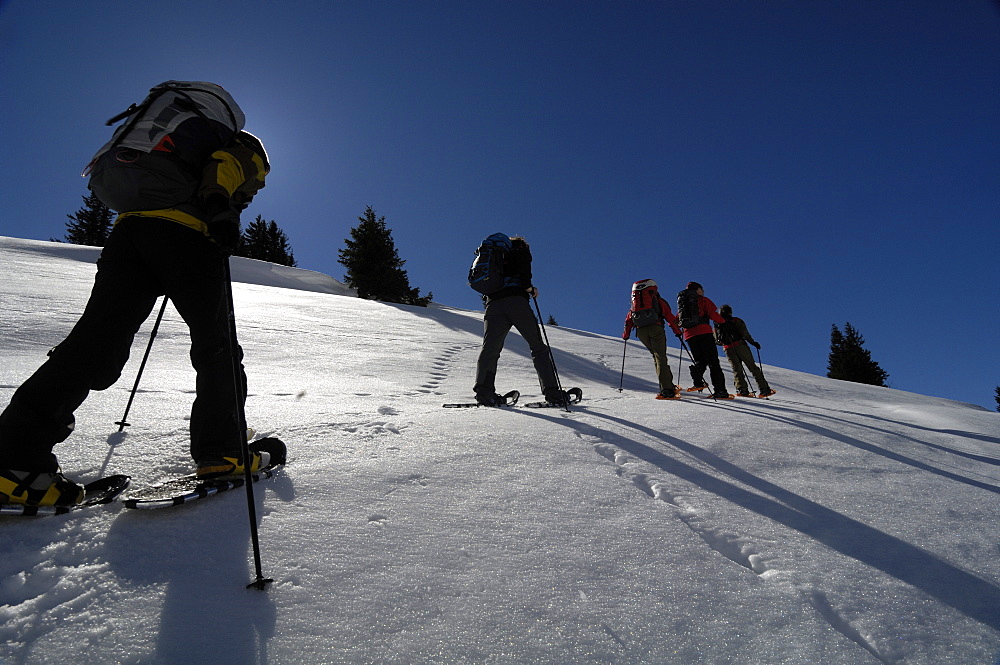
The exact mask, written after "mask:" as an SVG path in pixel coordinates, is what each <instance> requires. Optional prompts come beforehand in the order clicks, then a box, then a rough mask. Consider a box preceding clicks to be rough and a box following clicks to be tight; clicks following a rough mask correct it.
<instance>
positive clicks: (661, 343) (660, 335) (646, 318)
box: [622, 279, 681, 399]
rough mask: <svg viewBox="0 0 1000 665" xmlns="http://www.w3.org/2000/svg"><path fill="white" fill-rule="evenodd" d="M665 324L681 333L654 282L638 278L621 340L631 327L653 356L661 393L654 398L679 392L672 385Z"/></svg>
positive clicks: (676, 396) (663, 397)
mask: <svg viewBox="0 0 1000 665" xmlns="http://www.w3.org/2000/svg"><path fill="white" fill-rule="evenodd" d="M665 325H669V326H670V329H671V330H673V331H674V334H675V335H677V336H678V337H680V336H681V329H680V328H678V327H677V318H676V317H674V313H673V312H671V311H670V305H668V304H667V302H666V301H665V300H663V298H661V297H660V294H659V291H658V290H657V287H656V282H654V281H653V280H651V279H641V280H639V281H638V282H636V283H635V284H633V285H632V307H631V308H630V309H629V311H628V314H626V315H625V332H624V333H622V339H628V338H629V337H630V336H631V335H632V329H633V328H634V329H635V334H636V337H638V338H639V341H640V342H642V344H643V346H645V347H646V348H647V349H648V350H649V352H650V353H651V354H652V355H653V365H654V366H655V367H656V380H657V382H658V383H659V384H660V392H659V393H658V394H657V395H656V399H679V398H680V391H679V390H678V389H677V386H676V385H674V375H673V373H672V372H671V371H670V363H669V362H668V361H667V335H666V330H665Z"/></svg>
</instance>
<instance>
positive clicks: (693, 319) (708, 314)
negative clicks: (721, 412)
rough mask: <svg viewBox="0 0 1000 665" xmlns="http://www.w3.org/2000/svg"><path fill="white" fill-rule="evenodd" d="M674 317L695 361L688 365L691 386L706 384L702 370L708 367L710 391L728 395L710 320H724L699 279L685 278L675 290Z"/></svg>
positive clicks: (726, 397) (725, 397) (697, 387)
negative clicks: (678, 290)
mask: <svg viewBox="0 0 1000 665" xmlns="http://www.w3.org/2000/svg"><path fill="white" fill-rule="evenodd" d="M677 319H678V322H679V323H680V326H681V328H683V329H684V341H685V342H687V345H688V348H689V349H690V350H691V357H692V358H694V364H693V365H691V378H692V380H694V386H692V388H691V389H690V390H700V389H704V388H707V387H708V384H707V383H705V370H706V369H708V373H709V377H710V378H711V380H712V388H713V391H714V392H713V395H714V396H715V397H716V398H717V399H728V398H729V390H728V389H727V388H726V375H725V374H723V373H722V365H721V364H720V363H719V352H718V351H717V350H716V347H715V331H714V330H713V329H712V325H711V323H710V321H715V322H716V323H724V322H725V319H723V318H722V317H721V316H720V315H719V313H718V311H716V307H715V303H713V302H712V301H711V300H709V299H708V298H706V297H705V290H704V289H703V288H702V286H701V284H699V283H698V282H688V285H687V288H686V289H685V290H684V291H681V292H680V293H678V294H677Z"/></svg>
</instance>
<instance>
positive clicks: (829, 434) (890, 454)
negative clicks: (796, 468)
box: [737, 403, 1000, 494]
mask: <svg viewBox="0 0 1000 665" xmlns="http://www.w3.org/2000/svg"><path fill="white" fill-rule="evenodd" d="M737 408H738V410H741V411H743V412H744V413H746V414H747V415H752V416H756V417H758V418H764V419H765V420H773V421H775V422H779V423H782V424H785V425H794V426H795V427H801V428H802V429H804V430H806V431H808V432H812V433H813V434H817V435H819V436H821V437H825V438H828V439H832V440H834V441H839V442H841V443H845V444H847V445H849V446H853V447H855V448H860V449H861V450H866V451H868V452H870V453H874V454H876V455H880V456H882V457H885V458H888V459H891V460H893V461H895V462H899V463H901V464H906V465H908V466H912V467H914V468H916V469H920V470H921V471H927V472H929V473H933V474H935V475H938V476H942V477H944V478H947V479H949V480H954V481H957V482H960V483H965V484H966V485H971V486H972V487H978V488H979V489H984V490H986V491H987V492H993V493H995V494H1000V487H997V486H996V485H990V484H989V483H984V482H982V481H979V480H973V479H971V478H966V477H965V476H961V475H959V474H957V473H954V472H952V471H945V470H944V469H939V468H937V467H935V466H931V465H930V464H928V463H927V462H921V461H920V460H916V459H913V458H912V457H907V456H906V455H903V454H901V453H897V452H894V451H892V450H887V449H886V448H883V447H881V446H876V445H875V444H873V443H868V442H867V441H862V440H861V439H855V438H853V437H849V436H845V435H844V434H841V433H840V432H837V431H835V430H831V429H827V428H826V427H823V426H821V425H814V424H811V423H807V422H805V421H804V420H800V419H797V418H794V417H792V416H785V415H780V414H778V413H762V412H761V411H760V409H770V410H772V411H789V412H792V413H799V414H801V417H804V416H812V415H818V414H813V413H806V412H799V411H797V410H795V409H789V408H786V407H784V406H779V405H777V404H774V403H768V404H754V405H753V407H743V408H741V409H740V408H739V407H737ZM819 417H821V418H823V417H825V418H829V416H822V415H820V416H819ZM831 419H832V420H835V421H836V420H838V419H836V418H831ZM842 422H844V423H846V424H849V425H857V426H859V427H866V428H867V429H872V430H874V431H876V432H881V433H883V434H889V435H892V436H898V437H900V438H901V439H906V440H909V441H913V442H914V443H918V444H920V445H923V446H927V447H929V448H935V449H937V450H941V451H943V452H946V453H951V454H953V455H958V456H960V457H965V458H968V459H971V460H974V461H976V462H983V463H985V464H994V465H1000V460H997V459H995V458H992V457H984V456H982V455H973V454H972V453H966V452H962V451H960V450H954V449H952V448H948V447H946V446H941V445H937V444H934V443H930V442H927V441H920V440H919V439H914V438H912V437H908V436H904V435H902V434H897V433H896V432H892V431H890V430H884V429H881V428H878V427H871V426H866V425H858V423H855V422H852V421H842Z"/></svg>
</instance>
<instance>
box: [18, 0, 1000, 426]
mask: <svg viewBox="0 0 1000 665" xmlns="http://www.w3.org/2000/svg"><path fill="white" fill-rule="evenodd" d="M167 79H181V80H209V81H213V82H216V83H219V84H221V85H223V86H224V87H226V88H227V89H228V90H229V91H230V92H231V93H232V94H233V95H234V96H235V97H236V99H237V100H238V101H239V102H240V104H241V106H242V107H243V109H244V111H245V112H246V114H247V118H248V122H247V129H248V130H250V131H252V132H254V133H256V134H258V135H259V136H260V137H261V138H262V139H263V140H264V142H265V145H266V146H267V148H268V151H269V154H270V157H271V162H272V166H273V171H272V175H271V177H270V178H269V179H268V183H267V187H266V189H265V190H264V191H262V192H261V194H260V195H259V196H258V198H257V201H255V202H254V204H253V205H252V206H251V208H250V209H249V211H248V214H247V217H246V221H249V220H251V219H252V218H253V217H254V216H255V215H258V214H260V215H263V216H264V218H265V219H268V220H271V219H273V220H274V221H276V222H277V223H278V225H279V226H281V228H282V229H284V230H285V232H286V233H287V234H288V236H289V239H290V241H291V244H292V247H293V250H294V251H295V255H296V258H297V259H298V262H299V266H300V267H303V268H309V269H313V270H318V271H321V272H325V273H328V274H331V275H333V276H335V277H338V278H340V277H342V276H343V269H342V267H341V266H340V265H339V264H338V263H337V262H336V259H337V250H338V249H340V248H341V247H343V241H344V239H345V238H346V237H348V236H349V232H350V228H351V227H352V226H355V225H356V224H357V218H358V216H359V215H361V214H362V213H363V211H364V209H365V206H366V205H371V206H372V207H374V208H375V210H376V212H377V213H378V214H379V215H380V216H382V215H384V216H385V217H386V221H387V223H388V224H389V226H390V228H392V230H393V235H394V238H395V241H396V245H397V248H398V250H399V253H400V256H401V257H402V258H404V259H406V261H407V264H406V268H407V270H408V273H409V277H410V282H411V284H412V285H414V286H417V287H419V288H420V289H421V290H422V292H424V293H426V292H427V291H432V292H433V293H434V296H435V300H436V301H438V302H440V303H443V304H446V305H452V306H456V307H465V308H477V307H478V306H479V303H478V301H477V298H476V295H475V293H474V292H473V291H472V290H471V289H469V288H468V286H467V285H466V284H465V273H466V271H467V269H468V265H469V263H470V262H471V259H472V251H473V249H474V248H475V246H476V245H477V244H478V242H479V240H480V239H481V238H482V237H484V236H486V235H488V234H490V233H492V232H495V231H504V232H506V233H509V234H523V235H525V236H526V237H527V238H528V240H529V242H530V243H531V246H532V251H533V253H534V256H535V275H536V280H535V281H536V283H537V285H538V286H539V288H540V290H541V295H540V297H539V303H540V305H541V308H542V312H543V314H544V315H545V316H548V315H549V314H552V315H554V316H555V317H556V319H557V320H558V321H559V323H560V324H561V325H563V326H567V327H572V328H579V329H584V330H589V331H593V332H600V333H605V334H610V335H619V334H620V332H621V323H622V320H623V318H624V314H625V311H626V309H627V307H628V296H629V289H630V285H631V283H632V282H633V281H635V280H637V279H643V278H653V279H655V280H657V281H658V282H659V283H660V284H661V290H662V291H663V292H664V293H667V294H670V295H672V294H674V293H676V291H677V290H679V289H680V288H682V287H683V286H684V284H685V283H686V282H687V281H689V280H697V281H699V282H701V283H702V284H704V285H705V288H706V292H707V295H708V296H709V297H710V298H712V299H713V300H715V302H716V303H717V304H719V305H721V304H723V303H730V304H731V305H732V306H733V308H734V310H735V313H736V314H737V315H738V316H742V317H743V318H745V319H746V321H747V323H748V324H749V326H750V330H751V332H752V333H753V334H754V336H755V337H757V339H758V340H759V341H760V342H762V343H763V350H762V357H763V360H764V362H765V363H768V364H775V365H780V366H783V367H787V368H790V369H797V370H802V371H806V372H811V373H815V374H820V375H823V374H825V373H826V359H827V353H828V351H829V336H830V327H831V325H832V324H834V323H836V324H838V325H840V326H842V325H843V324H844V323H845V322H846V321H850V322H851V323H852V324H853V325H854V326H855V327H856V328H858V330H860V331H861V333H862V334H863V335H864V337H865V339H866V348H868V349H869V350H870V351H871V352H872V355H873V357H874V359H875V360H877V361H878V362H879V363H880V364H881V366H882V367H883V368H884V369H886V370H887V371H888V372H889V373H890V377H889V383H890V384H891V385H892V387H894V388H900V389H903V390H911V391H915V392H919V393H924V394H929V395H939V396H944V397H952V398H955V399H960V400H963V401H970V402H975V403H978V404H982V405H984V406H987V407H989V408H991V409H992V408H994V407H995V403H994V401H993V391H994V388H995V386H997V384H1000V362H998V361H997V354H996V347H997V344H998V342H1000V307H998V278H1000V269H998V261H997V255H998V248H1000V7H998V4H997V2H995V0H951V1H948V2H943V1H941V0H828V1H824V0H815V1H809V2H802V1H801V0H786V1H780V0H726V1H722V0H683V1H682V0H662V1H653V0H642V1H619V2H589V1H578V2H542V1H537V2H516V1H510V0H505V1H503V2H471V1H463V2H415V1H406V2H403V1H398V2H397V1H392V0H386V1H381V2H338V1H331V0H317V1H315V2H301V1H295V0H288V1H286V2H266V1H263V0H256V1H255V0H240V1H239V2H230V1H227V0H218V1H216V2H200V1H199V2H195V1H192V0H179V1H175V2H171V3H166V4H165V3H162V2H141V1H136V2H117V1H115V2H113V1H110V0H88V1H87V2H79V1H78V0H44V1H42V0H2V1H0V90H2V91H3V92H2V95H3V104H0V150H2V159H0V234H3V235H11V236H16V237H22V238H36V239H42V240H47V239H49V238H52V237H56V238H61V237H62V236H63V235H64V233H65V222H66V215H67V214H69V213H73V212H75V211H76V210H77V209H79V208H80V206H81V203H82V200H81V197H82V196H83V195H84V194H85V193H86V181H85V180H84V179H83V178H80V177H79V172H80V170H81V168H82V167H83V166H84V164H86V163H87V161H88V160H89V158H90V157H91V155H92V154H93V152H94V151H95V150H96V149H97V148H98V147H100V146H101V145H102V144H103V143H104V142H105V141H106V140H107V138H108V136H109V132H110V130H109V129H108V128H106V127H105V126H104V121H105V120H106V119H107V118H108V117H110V116H112V115H114V114H115V113H117V112H118V111H120V110H122V109H124V108H125V107H126V106H127V105H128V104H129V103H131V102H133V101H139V100H141V99H142V97H143V96H144V95H145V93H146V92H147V90H148V89H149V88H150V87H151V86H153V85H154V84H156V83H159V82H161V81H163V80H167ZM335 315H336V312H335V311H331V316H335ZM630 343H631V344H638V342H637V341H633V342H630ZM387 362H391V359H387ZM612 370H613V371H609V382H612V383H615V384H616V383H617V374H616V372H617V368H612ZM650 372H652V367H650ZM471 373H472V368H470V374H471ZM684 376H685V380H686V378H687V375H686V371H685V375H684ZM512 387H513V386H512ZM522 388H523V386H522Z"/></svg>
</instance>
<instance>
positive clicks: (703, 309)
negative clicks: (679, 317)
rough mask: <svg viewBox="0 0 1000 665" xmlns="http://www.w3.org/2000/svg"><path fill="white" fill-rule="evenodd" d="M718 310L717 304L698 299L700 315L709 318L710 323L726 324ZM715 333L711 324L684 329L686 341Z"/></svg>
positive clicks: (704, 298) (700, 324)
mask: <svg viewBox="0 0 1000 665" xmlns="http://www.w3.org/2000/svg"><path fill="white" fill-rule="evenodd" d="M716 310H717V308H716V306H715V303H714V302H712V301H711V300H709V299H708V298H706V297H705V296H701V297H699V298H698V315H699V316H703V317H706V318H708V319H709V320H710V321H715V322H716V323H725V322H726V320H725V319H724V318H722V315H721V314H719V312H718V311H716ZM714 334H715V331H714V330H712V324H710V323H699V324H698V325H696V326H695V327H694V328H685V329H684V339H691V338H692V337H697V336H698V335H714Z"/></svg>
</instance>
